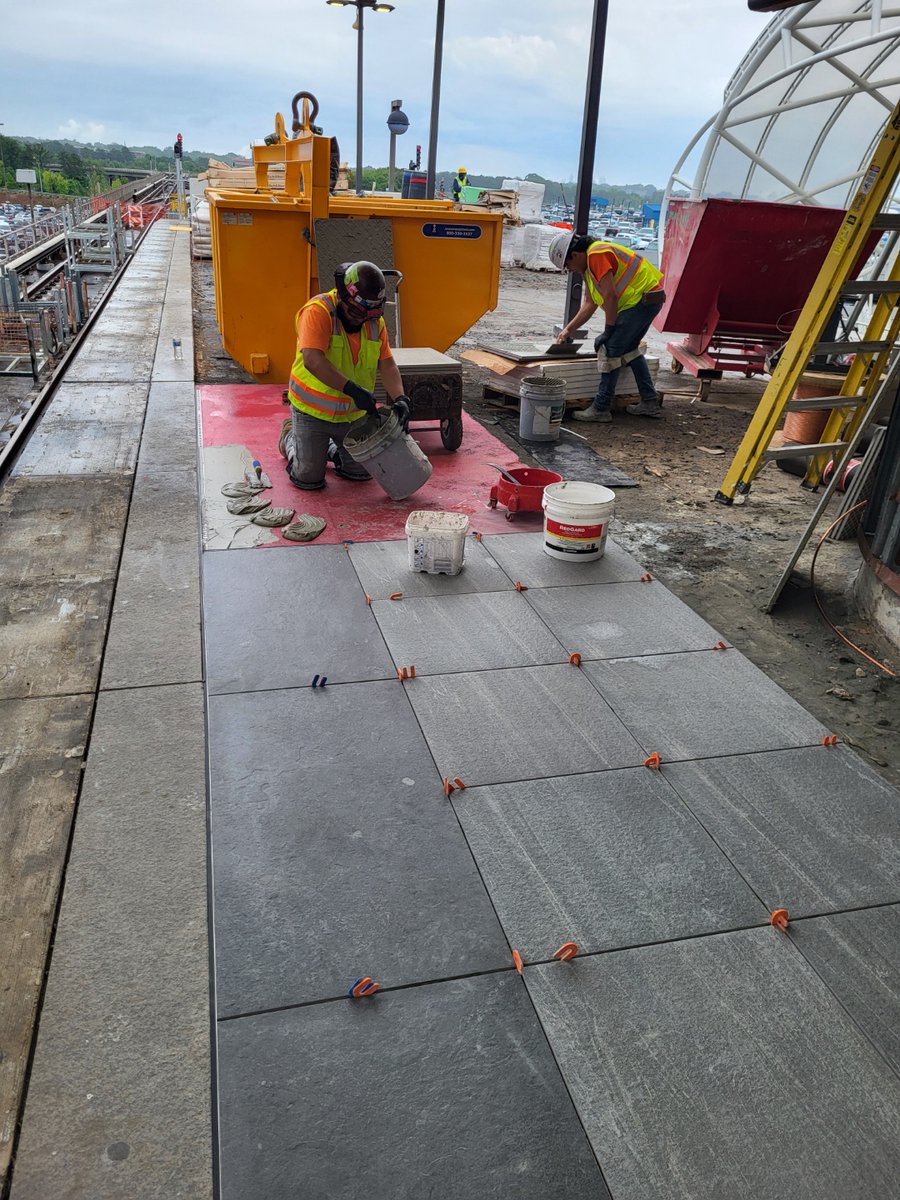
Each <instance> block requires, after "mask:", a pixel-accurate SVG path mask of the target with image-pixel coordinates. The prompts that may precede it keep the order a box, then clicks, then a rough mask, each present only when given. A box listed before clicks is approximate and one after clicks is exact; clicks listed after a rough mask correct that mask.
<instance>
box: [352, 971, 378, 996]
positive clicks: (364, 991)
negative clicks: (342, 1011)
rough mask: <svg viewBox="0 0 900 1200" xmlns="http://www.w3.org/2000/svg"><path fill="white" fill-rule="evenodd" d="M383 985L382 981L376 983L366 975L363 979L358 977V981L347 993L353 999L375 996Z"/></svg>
mask: <svg viewBox="0 0 900 1200" xmlns="http://www.w3.org/2000/svg"><path fill="white" fill-rule="evenodd" d="M380 987H381V984H380V983H376V982H375V980H374V979H372V978H371V976H369V975H364V976H363V977H362V979H357V981H356V983H354V984H353V986H352V987H351V988H350V989H349V990H348V992H347V995H348V996H349V997H350V998H351V999H353V1000H360V999H362V997H363V996H374V995H375V993H376V992H377V991H378V989H379V988H380Z"/></svg>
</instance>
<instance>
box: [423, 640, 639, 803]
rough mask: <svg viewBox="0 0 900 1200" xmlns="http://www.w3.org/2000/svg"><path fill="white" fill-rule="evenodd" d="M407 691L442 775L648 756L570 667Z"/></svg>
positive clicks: (527, 772)
mask: <svg viewBox="0 0 900 1200" xmlns="http://www.w3.org/2000/svg"><path fill="white" fill-rule="evenodd" d="M405 686H406V694H407V695H408V696H409V698H410V700H411V702H412V706H413V708H414V709H415V712H416V716H417V717H418V719H419V722H420V723H421V725H422V729H423V731H424V733H425V737H426V738H427V739H428V744H429V746H430V747H431V752H432V754H433V755H434V757H435V760H436V761H437V765H438V770H439V771H440V773H441V775H445V776H448V777H450V778H451V779H452V778H453V777H455V776H459V777H460V778H461V779H462V780H463V782H464V783H466V784H472V785H474V784H480V783H507V782H510V781H513V780H516V779H543V778H547V777H549V776H552V775H566V774H570V773H572V772H578V771H602V770H605V769H607V768H610V767H634V766H638V765H639V764H640V763H642V762H643V760H644V757H645V756H644V753H643V751H642V750H641V748H640V747H639V746H638V744H637V743H636V742H635V740H634V739H633V738H632V736H631V735H630V734H629V733H628V731H627V730H626V729H625V728H624V726H623V725H622V723H621V722H620V721H619V720H618V718H617V717H616V716H615V714H614V713H613V712H612V711H611V710H610V708H609V706H608V705H607V704H605V703H604V702H603V701H602V700H599V697H598V696H597V693H596V692H595V691H594V689H593V688H592V687H591V686H590V684H589V683H588V681H587V679H586V678H585V677H584V674H583V672H582V671H580V670H578V669H577V668H575V667H571V666H569V665H568V663H566V664H565V665H564V666H549V667H522V668H518V669H514V670H507V671H484V672H480V673H473V674H465V675H442V676H432V677H431V678H427V677H426V678H418V677H417V678H416V679H415V680H413V681H411V682H410V683H409V684H406V685H405ZM598 700H599V703H598Z"/></svg>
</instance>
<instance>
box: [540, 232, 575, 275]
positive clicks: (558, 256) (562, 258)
mask: <svg viewBox="0 0 900 1200" xmlns="http://www.w3.org/2000/svg"><path fill="white" fill-rule="evenodd" d="M574 237H575V234H574V233H573V232H572V230H571V229H564V230H563V232H562V233H558V234H557V235H556V237H555V238H554V239H553V241H552V242H551V243H550V245H549V247H548V249H547V254H548V255H549V257H550V261H551V262H552V263H553V265H554V267H556V269H557V270H558V271H562V270H563V269H564V267H565V265H566V259H567V258H568V256H569V247H570V246H571V245H572V239H573V238H574Z"/></svg>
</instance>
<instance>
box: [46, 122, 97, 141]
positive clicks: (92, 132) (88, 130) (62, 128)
mask: <svg viewBox="0 0 900 1200" xmlns="http://www.w3.org/2000/svg"><path fill="white" fill-rule="evenodd" d="M56 134H57V137H61V138H67V139H68V140H69V141H72V142H102V141H104V139H105V138H106V137H107V136H108V134H107V127H106V125H104V124H103V123H102V122H101V121H76V120H75V118H74V117H69V119H68V121H64V122H63V123H62V125H58V126H57V128H56Z"/></svg>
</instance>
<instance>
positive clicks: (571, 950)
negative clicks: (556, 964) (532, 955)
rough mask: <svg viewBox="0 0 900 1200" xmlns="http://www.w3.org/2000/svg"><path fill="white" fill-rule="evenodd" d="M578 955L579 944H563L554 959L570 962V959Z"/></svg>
mask: <svg viewBox="0 0 900 1200" xmlns="http://www.w3.org/2000/svg"><path fill="white" fill-rule="evenodd" d="M577 953H578V943H577V942H563V944H562V945H561V946H560V948H559V949H558V950H557V951H556V953H555V954H554V955H553V957H554V958H558V959H559V961H560V962H568V961H569V959H570V958H574V957H575V955H576V954H577Z"/></svg>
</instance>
